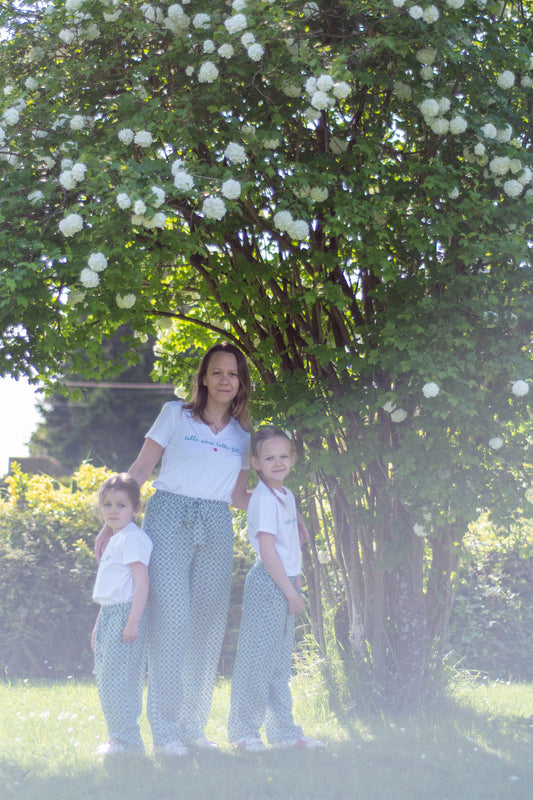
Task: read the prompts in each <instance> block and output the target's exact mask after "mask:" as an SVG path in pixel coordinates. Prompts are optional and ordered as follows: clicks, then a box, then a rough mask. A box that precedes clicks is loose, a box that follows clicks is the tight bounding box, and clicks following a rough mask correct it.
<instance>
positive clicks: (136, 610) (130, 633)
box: [122, 561, 150, 642]
mask: <svg viewBox="0 0 533 800" xmlns="http://www.w3.org/2000/svg"><path fill="white" fill-rule="evenodd" d="M129 568H130V569H131V571H132V574H133V580H134V581H135V591H134V593H133V600H132V601H131V609H130V615H129V617H128V621H127V623H126V625H125V627H124V630H123V631H122V638H123V640H124V641H125V642H134V641H135V639H136V638H137V637H138V635H139V623H140V621H141V617H142V615H143V611H144V608H145V606H146V601H147V599H148V589H149V586H150V580H149V578H148V567H147V566H146V564H143V563H142V562H141V561H134V562H133V563H132V564H130V565H129Z"/></svg>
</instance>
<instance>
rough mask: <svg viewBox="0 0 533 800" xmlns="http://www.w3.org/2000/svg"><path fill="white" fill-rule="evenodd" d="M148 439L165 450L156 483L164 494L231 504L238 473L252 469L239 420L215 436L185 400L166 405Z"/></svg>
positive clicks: (248, 440) (232, 421)
mask: <svg viewBox="0 0 533 800" xmlns="http://www.w3.org/2000/svg"><path fill="white" fill-rule="evenodd" d="M146 438H147V439H153V440H154V441H155V442H157V443H158V444H160V445H161V447H164V448H165V451H164V453H163V456H162V460H161V469H160V471H159V476H158V478H157V480H155V481H154V486H155V488H156V489H161V490H163V491H165V492H172V493H173V494H181V495H185V496H186V497H198V498H201V499H202V500H221V501H223V502H225V503H230V502H231V493H232V491H233V488H234V486H235V483H236V482H237V477H238V475H239V472H240V471H241V469H250V453H249V450H250V434H249V433H247V432H246V431H244V430H243V429H242V428H241V426H240V425H239V423H238V422H237V420H236V419H235V418H234V417H232V418H231V420H230V422H229V423H228V424H227V425H226V427H225V428H223V429H222V430H221V431H220V432H219V433H218V434H214V433H213V431H212V430H211V428H210V427H209V425H206V424H205V423H204V422H201V421H200V420H195V419H194V418H193V417H192V415H191V412H190V411H189V410H185V411H184V410H183V401H182V400H173V401H171V402H170V403H165V405H164V406H163V408H162V409H161V412H160V414H159V416H158V417H157V419H156V421H155V422H154V424H153V425H152V427H151V428H150V430H149V431H148V433H147V434H146ZM213 456H214V457H213Z"/></svg>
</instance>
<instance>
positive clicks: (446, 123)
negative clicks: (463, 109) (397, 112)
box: [418, 97, 468, 136]
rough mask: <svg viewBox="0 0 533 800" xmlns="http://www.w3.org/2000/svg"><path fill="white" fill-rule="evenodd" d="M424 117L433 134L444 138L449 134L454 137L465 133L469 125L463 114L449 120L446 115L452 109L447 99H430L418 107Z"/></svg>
mask: <svg viewBox="0 0 533 800" xmlns="http://www.w3.org/2000/svg"><path fill="white" fill-rule="evenodd" d="M418 107H419V109H420V111H421V112H422V116H423V117H424V121H425V123H426V124H427V125H429V127H430V128H431V130H432V131H433V133H436V134H437V135H438V136H444V135H445V134H447V133H448V132H449V133H451V134H453V135H454V136H457V135H460V134H461V133H464V132H465V131H466V129H467V127H468V123H467V121H466V120H465V118H464V117H463V116H462V115H461V114H455V115H454V116H453V117H452V118H451V119H449V120H448V119H447V118H446V117H445V116H444V114H446V113H448V111H449V110H450V108H451V102H450V100H449V99H448V98H447V97H442V98H440V99H438V100H437V99H435V98H432V97H428V98H427V99H426V100H423V101H422V102H421V103H420V105H419V106H418Z"/></svg>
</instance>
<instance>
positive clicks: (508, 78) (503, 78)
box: [496, 69, 515, 89]
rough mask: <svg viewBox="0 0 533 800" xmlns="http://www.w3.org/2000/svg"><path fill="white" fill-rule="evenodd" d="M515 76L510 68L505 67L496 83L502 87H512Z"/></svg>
mask: <svg viewBox="0 0 533 800" xmlns="http://www.w3.org/2000/svg"><path fill="white" fill-rule="evenodd" d="M514 81H515V76H514V74H513V73H512V72H511V70H509V69H505V70H504V71H503V72H502V73H500V75H498V77H497V78H496V83H497V84H498V86H499V87H500V89H512V87H513V86H514Z"/></svg>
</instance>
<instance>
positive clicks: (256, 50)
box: [246, 42, 265, 61]
mask: <svg viewBox="0 0 533 800" xmlns="http://www.w3.org/2000/svg"><path fill="white" fill-rule="evenodd" d="M246 52H247V54H248V58H251V59H252V61H261V59H262V58H263V55H264V53H265V51H264V49H263V47H262V46H261V45H260V44H258V43H257V42H255V43H254V44H252V45H250V47H249V48H248V50H247V51H246Z"/></svg>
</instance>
